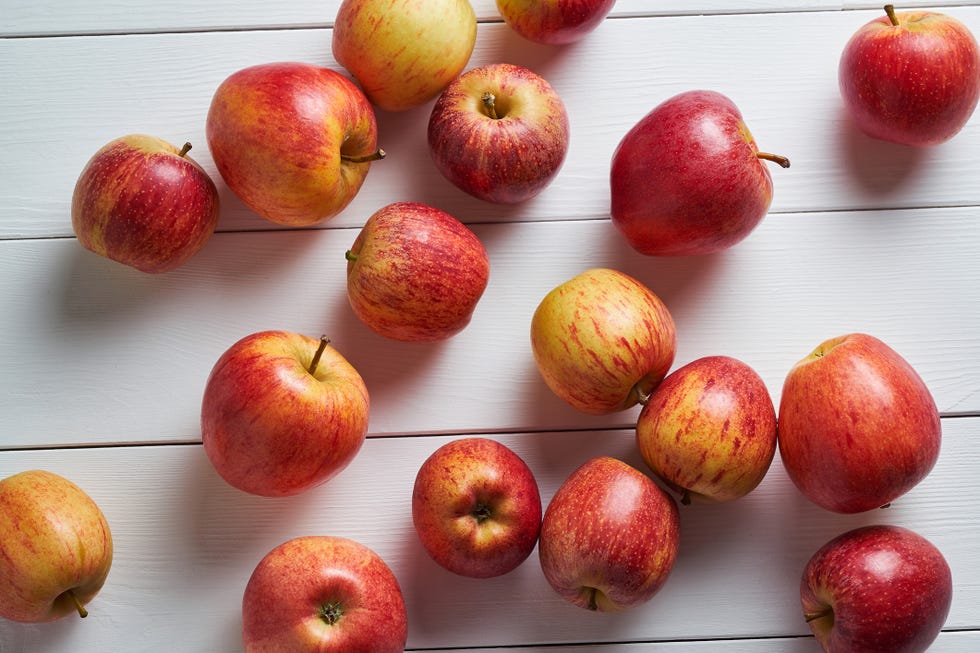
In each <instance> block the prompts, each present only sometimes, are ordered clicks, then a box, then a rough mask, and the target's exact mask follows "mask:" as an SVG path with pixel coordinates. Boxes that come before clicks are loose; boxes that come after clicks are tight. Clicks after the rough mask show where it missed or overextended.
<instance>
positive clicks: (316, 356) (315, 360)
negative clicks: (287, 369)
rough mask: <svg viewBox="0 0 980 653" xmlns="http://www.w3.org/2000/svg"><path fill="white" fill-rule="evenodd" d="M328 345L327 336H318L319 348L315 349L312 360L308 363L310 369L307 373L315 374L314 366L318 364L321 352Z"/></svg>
mask: <svg viewBox="0 0 980 653" xmlns="http://www.w3.org/2000/svg"><path fill="white" fill-rule="evenodd" d="M329 343H330V339H329V338H327V336H320V346H319V347H317V348H316V353H315V354H313V360H312V361H311V362H310V369H308V370H307V371H308V372H309V373H310V374H313V373H315V372H316V366H317V365H319V364H320V357H321V356H323V350H324V349H326V348H327V345H328V344H329Z"/></svg>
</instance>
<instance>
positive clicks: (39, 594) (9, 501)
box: [0, 470, 112, 623]
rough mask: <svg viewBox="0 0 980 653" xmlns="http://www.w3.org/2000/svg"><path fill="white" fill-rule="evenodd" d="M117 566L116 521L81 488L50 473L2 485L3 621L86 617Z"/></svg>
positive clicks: (38, 472) (0, 560)
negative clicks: (111, 526) (112, 523)
mask: <svg viewBox="0 0 980 653" xmlns="http://www.w3.org/2000/svg"><path fill="white" fill-rule="evenodd" d="M111 565H112V533H111V532H110V531H109V524H108V522H107V521H106V518H105V515H103V514H102V511H101V510H100V509H99V506H98V505H96V503H95V501H93V500H92V498H91V497H90V496H89V495H88V494H86V493H85V492H84V491H83V490H82V489H81V488H79V487H78V486H77V485H75V484H74V483H72V482H71V481H69V480H68V479H66V478H64V477H62V476H59V475H58V474H54V473H52V472H48V471H43V470H31V471H26V472H20V473H18V474H14V475H13V476H9V477H7V478H5V479H3V480H2V481H0V617H3V618H4V619H10V620H12V621H22V622H29V623H38V622H45V621H54V620H55V619H60V618H62V617H64V616H66V615H68V614H71V613H75V612H77V613H78V615H79V616H81V617H85V616H86V615H88V611H87V610H86V608H85V605H86V604H88V602H89V601H91V600H92V599H93V598H94V597H95V595H96V594H98V592H99V590H101V589H102V586H103V585H104V584H105V581H106V577H107V576H108V575H109V567H110V566H111Z"/></svg>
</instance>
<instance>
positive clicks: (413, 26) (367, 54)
mask: <svg viewBox="0 0 980 653" xmlns="http://www.w3.org/2000/svg"><path fill="white" fill-rule="evenodd" d="M475 43H476V14H475V13H474V12H473V7H472V6H471V5H470V3H469V0H344V1H343V2H342V3H341V5H340V9H339V10H338V12H337V18H336V20H335V21H334V27H333V42H332V48H333V56H334V58H335V59H336V60H337V62H338V63H339V64H340V65H341V66H343V67H344V68H346V69H347V70H348V71H350V73H351V74H352V75H353V76H354V77H355V79H357V81H358V83H359V84H360V85H361V88H363V89H364V93H365V94H366V95H367V97H368V99H369V100H370V101H371V102H372V103H373V104H374V105H375V106H377V107H378V108H380V109H384V110H386V111H404V110H406V109H412V108H414V107H417V106H419V105H421V104H424V103H426V102H428V101H429V100H431V99H432V98H434V97H435V96H437V95H438V94H439V92H440V91H442V89H444V88H445V87H446V85H447V84H449V82H451V81H452V80H453V79H455V78H456V77H457V76H458V75H459V74H460V73H461V72H462V71H463V69H464V68H465V67H466V64H467V62H468V61H469V60H470V55H471V54H472V53H473V45H474V44H475Z"/></svg>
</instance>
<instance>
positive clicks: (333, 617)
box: [317, 601, 344, 626]
mask: <svg viewBox="0 0 980 653" xmlns="http://www.w3.org/2000/svg"><path fill="white" fill-rule="evenodd" d="M317 616H318V617H320V619H322V620H323V622H324V623H325V624H327V625H328V626H333V625H334V624H336V623H337V622H338V621H340V618H341V617H343V616H344V606H342V605H341V604H340V601H330V602H329V603H324V604H323V605H321V606H320V609H319V610H317Z"/></svg>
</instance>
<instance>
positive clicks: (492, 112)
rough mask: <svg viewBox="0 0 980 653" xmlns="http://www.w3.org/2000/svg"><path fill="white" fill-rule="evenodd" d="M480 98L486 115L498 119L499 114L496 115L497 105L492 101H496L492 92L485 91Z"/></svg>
mask: <svg viewBox="0 0 980 653" xmlns="http://www.w3.org/2000/svg"><path fill="white" fill-rule="evenodd" d="M480 99H481V100H483V106H485V107H486V108H487V115H488V116H490V117H491V118H493V119H494V120H500V116H498V115H497V107H496V105H495V104H494V102H496V100H497V98H496V97H495V96H494V94H493V93H491V92H490V91H487V92H486V93H484V94H483V97H481V98H480Z"/></svg>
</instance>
